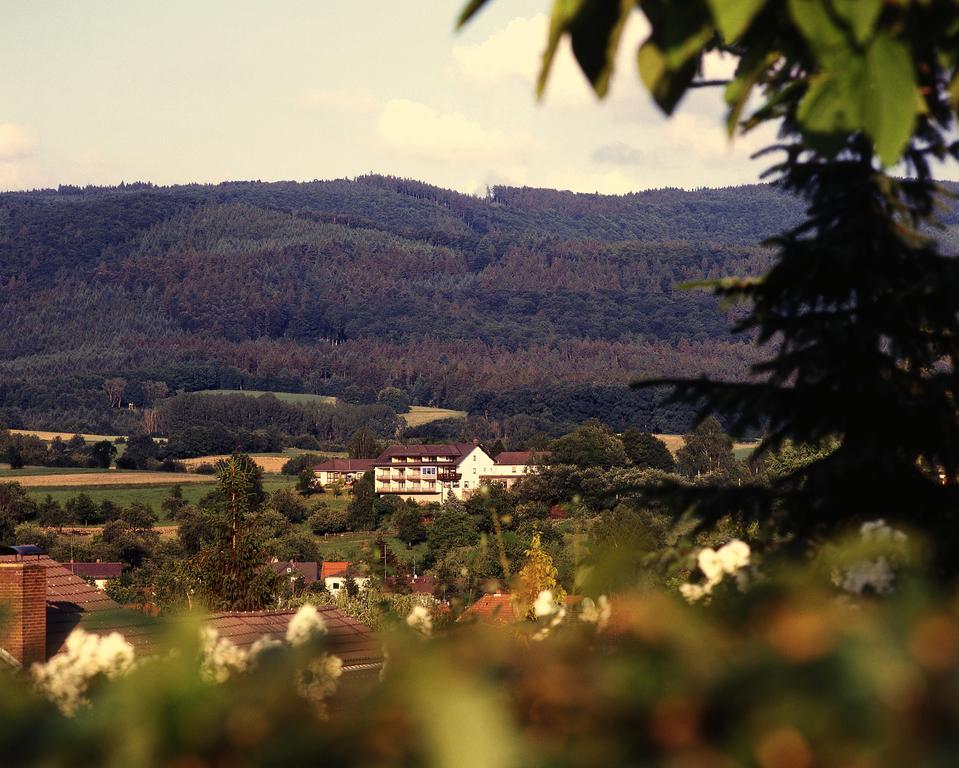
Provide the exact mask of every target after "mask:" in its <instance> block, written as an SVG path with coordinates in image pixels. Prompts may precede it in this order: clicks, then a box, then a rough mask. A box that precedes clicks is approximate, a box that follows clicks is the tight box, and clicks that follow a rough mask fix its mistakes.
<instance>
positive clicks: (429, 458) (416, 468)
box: [373, 443, 495, 504]
mask: <svg viewBox="0 0 959 768" xmlns="http://www.w3.org/2000/svg"><path fill="white" fill-rule="evenodd" d="M494 467H495V464H494V462H493V460H492V459H491V458H490V457H489V456H488V455H487V453H486V452H485V451H484V450H483V449H482V448H480V447H479V445H477V444H476V443H447V444H443V445H391V446H390V447H389V448H387V449H386V450H385V451H383V453H381V454H380V455H379V456H378V457H377V459H376V460H375V461H374V463H373V470H374V472H375V481H374V484H375V489H376V493H377V494H378V495H380V496H385V495H396V496H399V497H400V498H403V499H412V500H413V501H417V502H419V503H421V504H426V503H429V502H434V501H435V502H440V503H442V502H443V501H445V500H446V499H448V498H450V497H451V496H452V497H455V498H457V499H465V498H467V497H468V496H470V495H471V494H472V493H475V492H476V490H477V489H478V488H479V487H480V484H481V483H482V482H483V478H484V477H487V476H490V475H492V474H493V470H494Z"/></svg>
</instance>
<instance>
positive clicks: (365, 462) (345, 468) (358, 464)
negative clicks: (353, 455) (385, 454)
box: [313, 459, 376, 472]
mask: <svg viewBox="0 0 959 768" xmlns="http://www.w3.org/2000/svg"><path fill="white" fill-rule="evenodd" d="M375 463H376V459H330V460H329V461H324V462H323V463H322V464H317V465H316V466H315V467H313V471H314V472H366V470H368V469H373V465H374V464H375Z"/></svg>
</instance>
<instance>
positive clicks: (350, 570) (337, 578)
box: [320, 560, 370, 595]
mask: <svg viewBox="0 0 959 768" xmlns="http://www.w3.org/2000/svg"><path fill="white" fill-rule="evenodd" d="M320 579H321V580H322V581H323V586H324V587H325V588H326V591H327V592H329V593H330V594H332V595H335V594H337V593H339V592H341V591H345V590H346V582H347V580H348V579H353V581H354V582H356V586H357V587H359V589H360V591H362V590H364V589H366V588H367V587H368V586H369V585H370V577H369V576H367V575H366V574H364V573H363V572H362V571H360V570H359V569H358V568H356V567H355V566H354V565H353V563H348V562H346V561H343V560H332V561H326V562H324V563H323V568H322V569H321V571H320Z"/></svg>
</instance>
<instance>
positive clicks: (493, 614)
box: [464, 592, 517, 624]
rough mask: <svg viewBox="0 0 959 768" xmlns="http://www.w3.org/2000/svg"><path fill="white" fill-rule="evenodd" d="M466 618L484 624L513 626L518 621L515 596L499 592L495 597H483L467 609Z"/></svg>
mask: <svg viewBox="0 0 959 768" xmlns="http://www.w3.org/2000/svg"><path fill="white" fill-rule="evenodd" d="M465 617H471V618H474V619H476V620H477V621H480V622H482V623H484V624H513V623H514V622H516V621H517V618H516V612H515V611H514V610H513V596H512V595H510V594H503V593H499V592H497V593H496V594H495V595H483V596H482V597H481V598H480V599H479V600H477V601H476V602H475V603H473V604H472V605H471V606H470V607H469V608H467V609H466V613H465V614H464V618H465Z"/></svg>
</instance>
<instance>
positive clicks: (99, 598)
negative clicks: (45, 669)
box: [0, 547, 383, 672]
mask: <svg viewBox="0 0 959 768" xmlns="http://www.w3.org/2000/svg"><path fill="white" fill-rule="evenodd" d="M0 606H2V607H3V609H4V610H5V621H4V622H3V624H2V625H0V660H5V661H7V662H8V663H9V664H13V665H22V666H28V665H29V664H32V663H33V662H42V661H45V660H47V659H49V658H51V657H52V656H55V655H56V654H58V653H60V652H61V651H62V650H63V649H64V645H65V643H66V640H67V637H68V636H69V635H70V633H71V632H72V631H73V630H74V629H76V628H77V627H81V628H83V629H85V630H86V631H88V632H91V633H94V634H97V635H108V634H110V633H111V632H119V633H120V634H121V635H123V636H124V638H125V639H126V640H127V642H129V643H131V644H132V645H133V647H134V648H135V649H136V652H137V655H139V656H151V655H155V654H158V653H161V652H166V651H169V650H170V648H169V647H168V645H167V642H166V641H167V637H168V635H169V634H170V632H169V631H168V630H169V629H170V628H171V627H172V626H174V625H175V624H176V623H178V622H181V621H185V620H188V619H181V618H179V617H172V618H153V617H151V616H147V615H145V614H143V613H139V612H137V611H131V610H127V609H125V608H122V607H121V606H120V605H118V604H117V603H115V602H114V601H113V600H111V599H110V598H109V597H107V596H106V594H104V593H103V592H102V591H100V590H99V589H97V588H96V587H94V586H93V585H91V584H88V583H87V582H86V581H84V580H83V579H81V578H80V577H79V576H77V575H76V574H74V573H72V572H71V571H70V570H69V569H68V568H67V567H65V566H64V565H61V564H60V563H58V562H57V561H55V560H51V559H50V558H49V557H48V556H46V555H44V554H42V553H40V551H39V550H37V548H36V547H2V548H0ZM317 610H318V611H319V612H320V615H321V616H322V617H323V620H324V622H325V623H326V627H327V639H328V640H329V645H328V649H329V651H330V653H333V654H336V655H337V656H339V657H340V658H341V659H342V660H343V669H344V672H361V671H368V670H371V669H377V668H379V667H380V666H381V665H382V663H383V651H382V647H381V644H380V642H379V641H378V640H377V639H376V637H375V636H374V635H373V633H372V632H371V631H370V630H369V629H368V628H367V627H365V626H364V625H363V624H361V623H360V622H358V621H356V620H354V619H352V618H350V617H349V616H346V615H345V614H344V613H342V612H341V611H339V610H337V609H336V608H334V607H332V606H317ZM294 615H296V611H249V612H246V611H243V612H240V611H231V612H226V613H215V614H211V615H208V616H205V617H203V619H202V621H203V623H204V625H205V626H208V627H212V628H213V629H215V630H216V631H217V632H218V633H219V634H220V635H221V636H222V637H225V638H227V639H228V640H230V641H232V642H233V643H234V644H235V645H237V646H238V647H240V648H242V649H244V650H246V649H249V647H250V646H251V645H252V644H253V643H254V642H256V641H257V640H258V639H260V638H261V637H263V636H267V637H270V638H273V639H278V640H282V639H283V638H284V637H285V635H286V629H287V625H288V624H289V623H290V619H292V618H293V616H294Z"/></svg>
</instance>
